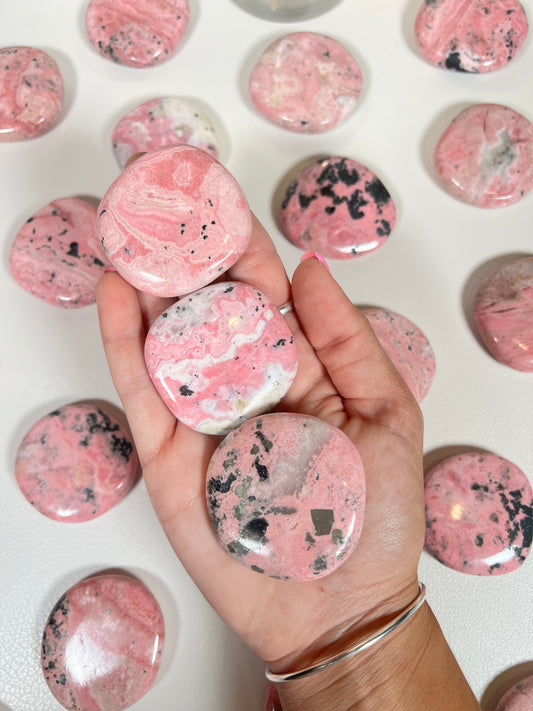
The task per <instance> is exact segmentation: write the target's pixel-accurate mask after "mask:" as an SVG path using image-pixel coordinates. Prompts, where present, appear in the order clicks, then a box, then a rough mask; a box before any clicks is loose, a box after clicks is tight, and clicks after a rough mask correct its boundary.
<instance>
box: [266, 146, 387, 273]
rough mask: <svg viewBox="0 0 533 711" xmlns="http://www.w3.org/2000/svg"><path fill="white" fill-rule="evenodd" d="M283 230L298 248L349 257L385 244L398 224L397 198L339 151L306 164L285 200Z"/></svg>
mask: <svg viewBox="0 0 533 711" xmlns="http://www.w3.org/2000/svg"><path fill="white" fill-rule="evenodd" d="M280 221H281V226H282V230H283V233H284V234H285V236H286V237H287V238H288V239H289V240H290V241H291V242H292V243H293V244H295V245H296V246H297V247H300V248H301V249H306V250H307V249H313V250H316V251H317V252H319V253H320V254H322V255H323V256H324V257H328V258H332V259H349V258H351V257H357V256H360V255H362V254H366V253H368V252H372V251H373V250H375V249H378V247H381V246H382V245H383V244H384V242H385V241H386V239H387V237H388V236H389V234H390V233H391V231H392V229H393V227H394V225H395V223H396V208H395V206H394V202H393V200H392V198H391V196H390V194H389V192H388V190H387V188H386V187H385V186H384V185H383V183H382V182H381V180H380V179H379V178H378V177H377V175H375V174H374V173H373V172H372V171H371V170H369V169H368V168H367V167H366V166H364V165H362V164H361V163H358V162H357V161H354V160H351V159H350V158H343V157H340V156H334V157H331V158H325V159H321V160H318V161H315V162H314V163H311V165H308V166H306V167H305V168H304V169H303V170H302V171H301V172H300V173H299V175H298V176H297V177H296V178H295V179H294V180H293V181H292V183H291V184H290V185H289V187H288V188H287V191H286V194H285V197H284V199H283V202H282V204H281V209H280Z"/></svg>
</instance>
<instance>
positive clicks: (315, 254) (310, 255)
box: [300, 249, 331, 274]
mask: <svg viewBox="0 0 533 711" xmlns="http://www.w3.org/2000/svg"><path fill="white" fill-rule="evenodd" d="M306 259H318V261H319V262H321V263H322V264H323V265H324V266H325V267H326V269H327V270H328V272H329V273H330V274H331V269H330V268H329V265H328V263H327V262H326V260H325V259H324V257H323V256H322V255H321V254H319V252H315V251H314V249H309V250H308V251H307V252H306V253H305V254H303V255H302V257H301V259H300V262H303V261H305V260H306Z"/></svg>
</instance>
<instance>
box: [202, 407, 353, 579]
mask: <svg viewBox="0 0 533 711" xmlns="http://www.w3.org/2000/svg"><path fill="white" fill-rule="evenodd" d="M207 504H208V510H209V516H210V518H211V522H212V524H213V527H214V529H215V532H216V534H217V536H218V539H219V541H220V543H221V545H222V546H223V548H225V549H226V550H227V551H228V553H230V555H231V556H233V558H235V560H237V561H238V562H239V563H241V564H242V565H244V566H246V567H248V568H251V569H252V570H254V571H256V572H258V573H265V574H266V575H269V576H271V577H274V578H282V579H284V580H293V581H306V580H316V579H317V578H321V577H323V576H325V575H328V574H329V573H331V572H333V571H334V570H335V569H336V568H338V567H339V566H340V565H341V564H342V563H343V562H345V561H346V560H347V559H348V557H349V555H350V553H351V552H352V551H353V550H354V548H355V546H356V545H357V542H358V540H359V536H360V533H361V528H362V525H363V515H364V508H365V476H364V470H363V464H362V461H361V458H360V456H359V452H358V451H357V449H356V448H355V446H354V445H353V443H352V441H351V440H350V439H349V438H348V437H347V436H346V435H345V434H344V432H342V431H341V430H339V429H337V428H336V427H334V426H333V425H330V424H329V423H327V422H324V421H323V420H320V419H318V418H316V417H310V416H308V415H297V414H291V413H272V414H268V415H263V416H260V417H256V418H254V419H251V420H248V421H247V422H245V423H244V424H242V425H241V426H240V427H238V428H237V429H235V430H233V431H232V432H230V434H229V435H227V437H226V438H225V439H224V440H223V442H221V444H220V445H219V447H218V448H217V450H216V451H215V453H214V454H213V456H212V458H211V462H210V464H209V467H208V471H207Z"/></svg>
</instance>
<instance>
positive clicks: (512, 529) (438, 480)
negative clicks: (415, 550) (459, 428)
mask: <svg viewBox="0 0 533 711" xmlns="http://www.w3.org/2000/svg"><path fill="white" fill-rule="evenodd" d="M425 500H426V542H425V548H426V551H428V553H430V554H431V555H432V556H433V557H434V558H436V559H437V560H439V561H440V562H441V563H443V564H444V565H446V566H448V567H449V568H453V569H454V570H459V571H461V572H463V573H470V574H472V575H501V574H503V573H509V572H511V571H512V570H515V569H516V568H518V567H519V566H520V565H522V563H523V562H524V560H525V559H526V558H527V556H528V554H529V549H530V547H531V537H532V533H533V509H532V506H533V493H532V491H531V485H530V484H529V481H528V480H527V478H526V475H525V474H524V473H523V472H522V470H521V469H519V468H518V467H517V466H516V465H515V464H513V463H512V462H509V461H508V460H507V459H503V457H498V456H496V455H495V454H479V453H466V454H459V455H456V456H453V457H449V458H448V459H445V460H444V461H443V462H441V463H440V464H438V465H437V466H436V467H434V468H433V469H432V470H431V471H430V472H429V474H428V476H427V477H426V482H425Z"/></svg>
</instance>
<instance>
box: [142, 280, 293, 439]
mask: <svg viewBox="0 0 533 711" xmlns="http://www.w3.org/2000/svg"><path fill="white" fill-rule="evenodd" d="M144 354H145V360H146V365H147V368H148V372H149V374H150V377H151V379H152V381H153V383H154V385H155V387H156V389H157V391H158V392H159V394H160V396H161V398H162V400H163V401H164V402H165V404H166V405H167V407H168V408H169V409H170V411H171V412H172V413H173V414H174V416H175V417H176V418H177V419H178V420H180V422H183V423H184V424H186V425H187V426H189V427H191V428H192V429H195V430H198V431H199V432H204V433H206V434H227V433H228V432H229V431H230V430H231V429H232V428H233V427H236V426H237V425H238V424H240V423H241V422H243V421H244V420H245V419H247V418H249V417H253V416H255V415H258V414H261V413H263V412H266V411H267V410H270V409H272V408H273V407H274V406H275V405H277V403H278V402H279V401H280V400H281V399H282V397H283V396H284V395H285V394H286V392H287V391H288V389H289V387H290V385H291V383H292V381H293V380H294V377H295V376H296V371H297V368H298V354H297V350H296V345H295V343H294V338H293V336H292V333H291V330H290V328H289V326H288V324H287V322H286V320H285V318H284V317H283V316H282V314H281V312H280V311H279V309H278V308H277V307H276V306H275V305H274V304H273V303H272V302H271V301H270V299H268V298H267V297H266V296H265V295H264V294H262V293H261V292H259V291H258V290H257V289H255V288H254V287H252V286H250V285H249V284H244V283H241V282H226V281H225V282H219V283H217V284H211V285H210V286H206V287H204V288H203V289H200V290H198V291H196V292H193V293H191V294H189V295H188V296H186V297H184V298H182V299H180V300H179V301H177V302H176V303H175V304H173V305H172V306H171V307H170V308H168V309H167V310H166V311H165V312H164V313H162V314H161V315H160V316H159V318H157V319H156V321H155V322H154V323H153V324H152V326H151V328H150V330H149V332H148V335H147V338H146V342H145V348H144Z"/></svg>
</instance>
